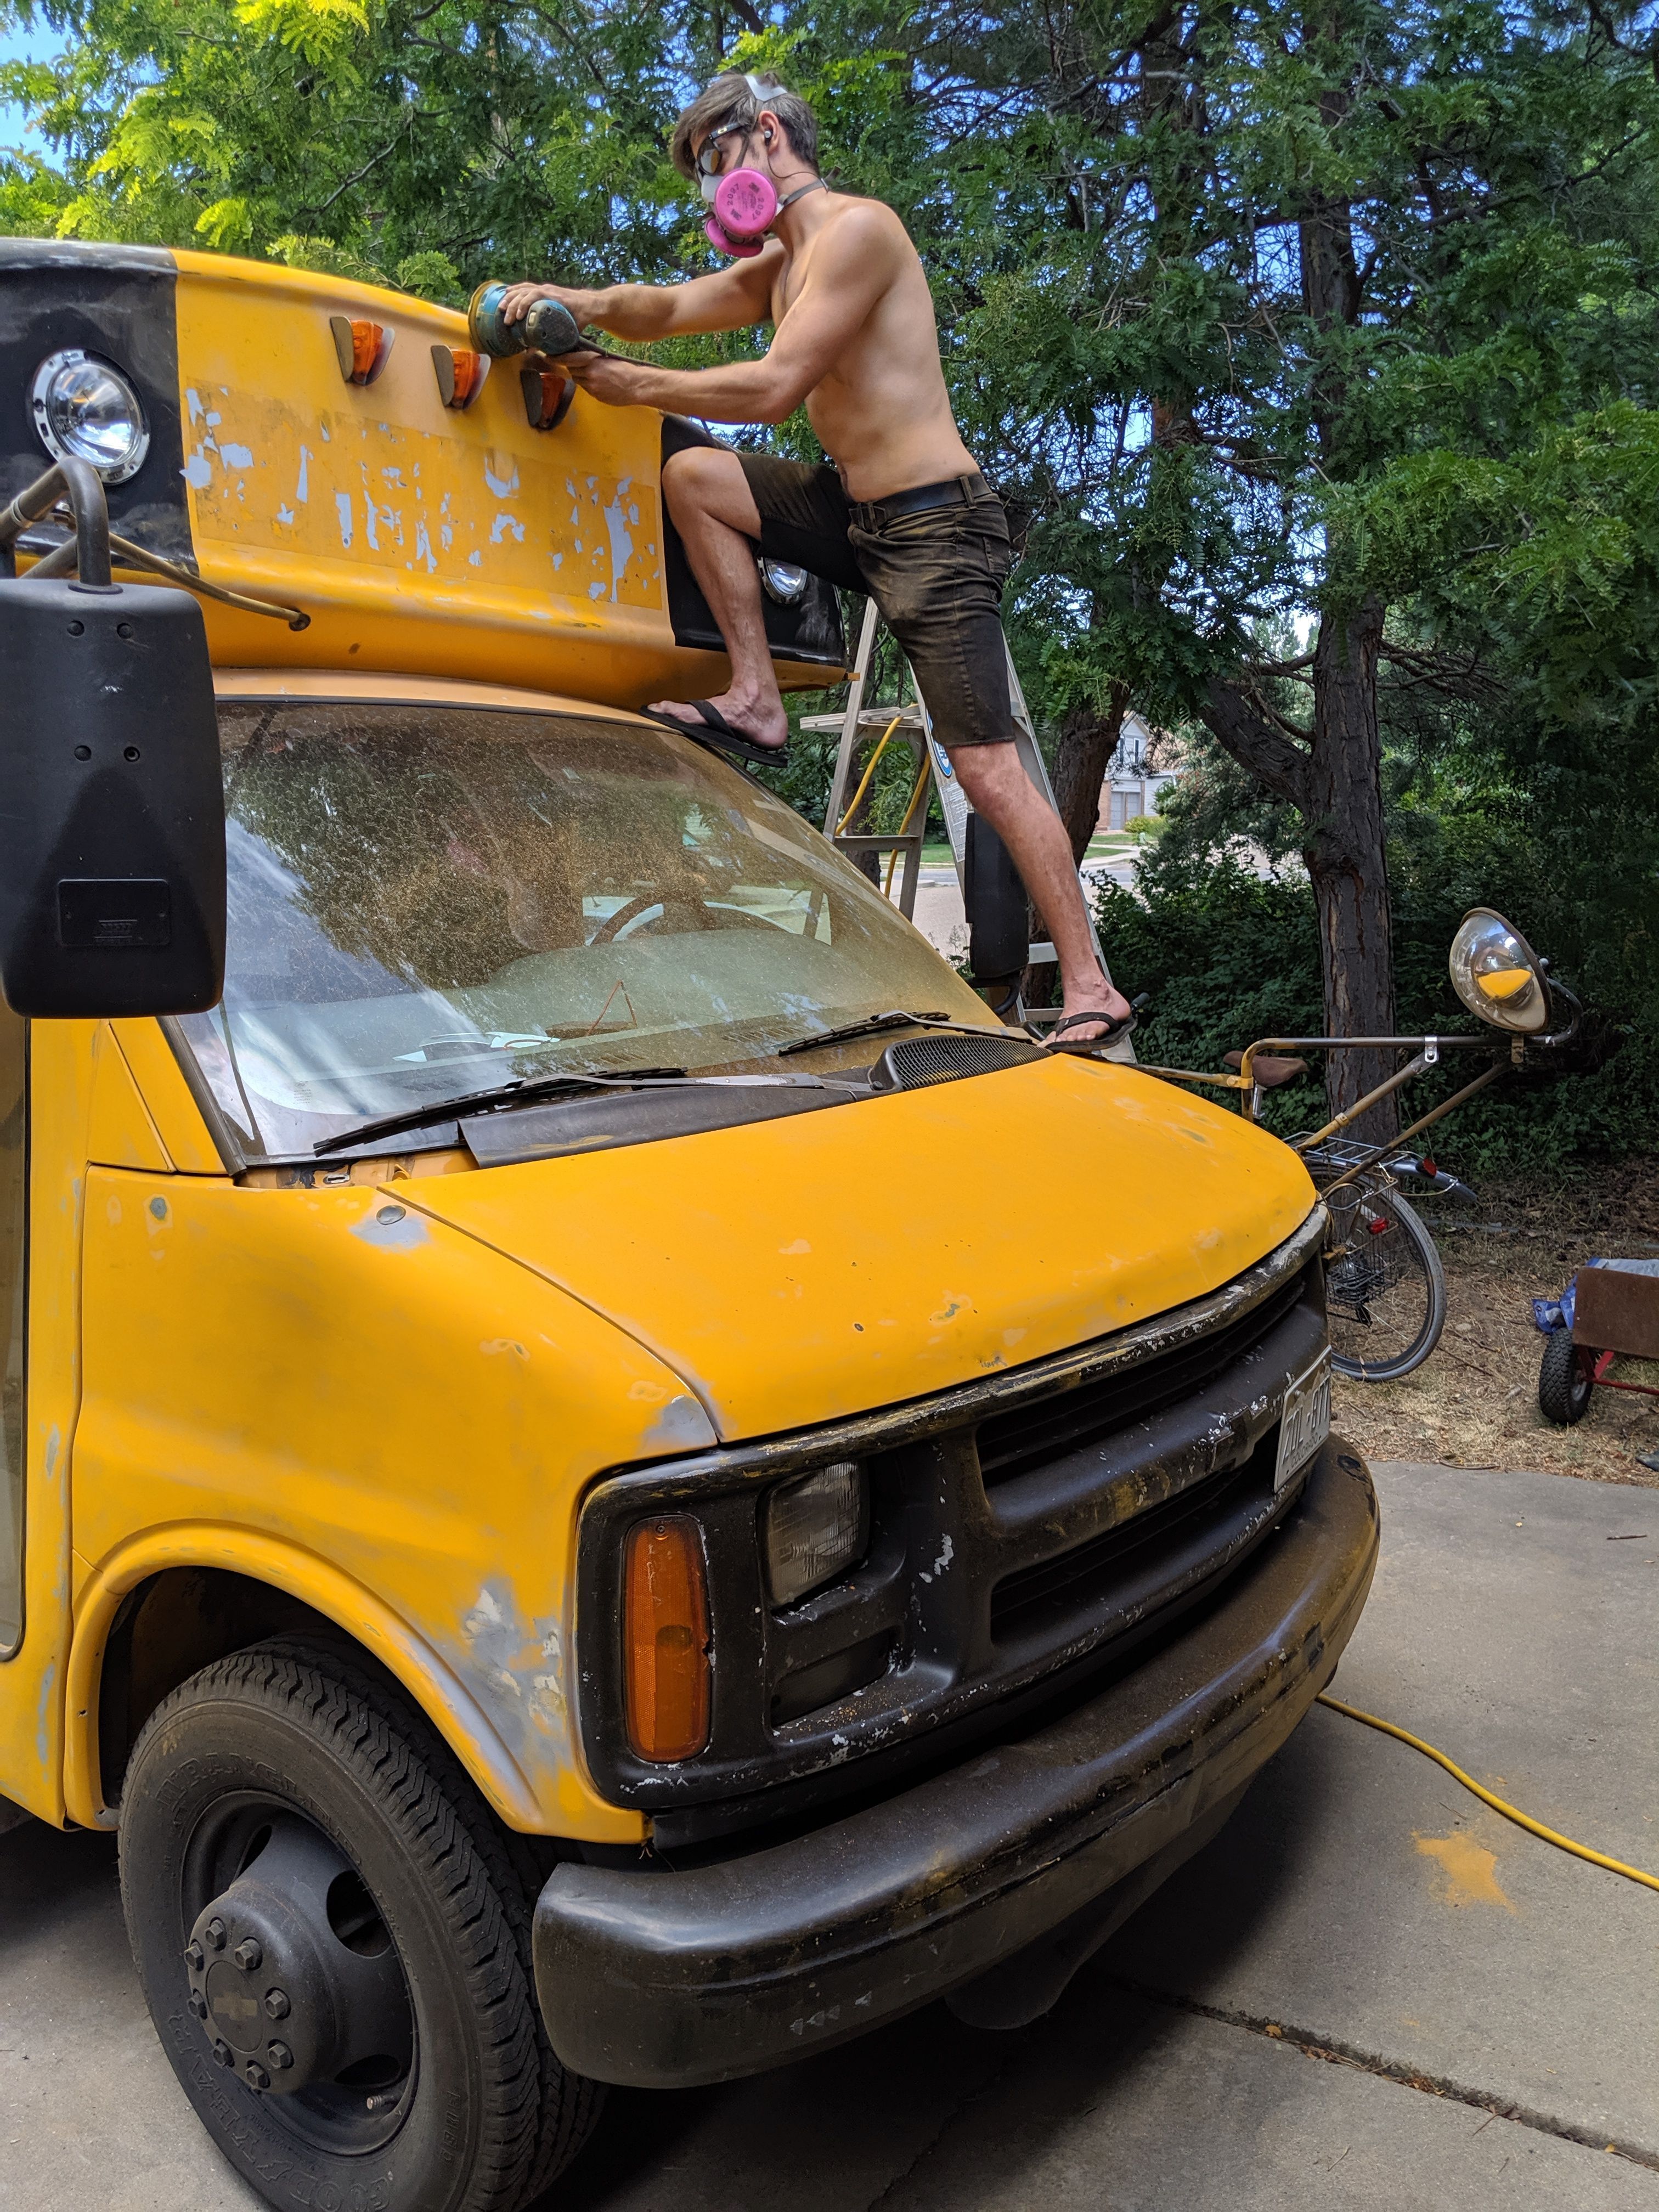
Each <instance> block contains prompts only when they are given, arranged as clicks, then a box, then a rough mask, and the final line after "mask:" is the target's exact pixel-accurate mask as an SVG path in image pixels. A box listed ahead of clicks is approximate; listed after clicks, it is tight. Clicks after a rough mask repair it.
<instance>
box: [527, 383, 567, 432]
mask: <svg viewBox="0 0 1659 2212" xmlns="http://www.w3.org/2000/svg"><path fill="white" fill-rule="evenodd" d="M519 382H520V385H521V386H523V389H524V412H525V420H526V422H528V423H529V425H530V427H531V428H532V430H556V429H557V428H558V427H559V425H560V423H561V422H563V420H564V418H565V416H567V415H568V413H569V412H570V403H571V401H572V400H573V399H574V398H575V396H576V380H575V378H574V376H567V375H566V374H564V372H563V370H562V369H558V368H526V369H525V370H524V371H523V372H522V373H521V374H520V378H519Z"/></svg>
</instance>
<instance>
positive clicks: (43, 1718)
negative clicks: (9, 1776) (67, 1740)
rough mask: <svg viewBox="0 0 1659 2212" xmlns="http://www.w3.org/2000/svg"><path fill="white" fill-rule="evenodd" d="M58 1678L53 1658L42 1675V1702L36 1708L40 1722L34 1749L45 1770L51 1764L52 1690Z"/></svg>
mask: <svg viewBox="0 0 1659 2212" xmlns="http://www.w3.org/2000/svg"><path fill="white" fill-rule="evenodd" d="M57 1680H58V1662H57V1661H56V1660H55V1659H53V1660H51V1661H49V1662H47V1666H46V1673H45V1674H43V1675H42V1676H41V1677H40V1705H39V1706H38V1708H37V1709H36V1711H37V1719H38V1723H39V1724H38V1726H37V1727H36V1729H35V1732H34V1750H35V1756H36V1757H37V1758H38V1759H39V1760H40V1765H41V1767H42V1769H43V1770H44V1769H45V1768H46V1767H47V1766H48V1765H50V1764H51V1754H52V1688H53V1686H54V1685H55V1684H56V1682H57Z"/></svg>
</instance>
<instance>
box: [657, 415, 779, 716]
mask: <svg viewBox="0 0 1659 2212" xmlns="http://www.w3.org/2000/svg"><path fill="white" fill-rule="evenodd" d="M662 488H663V495H664V496H665V499H666V500H667V502H668V512H669V513H670V514H671V516H672V518H673V522H674V527H675V529H676V530H678V532H679V534H680V543H681V544H683V545H684V548H685V557H686V559H687V561H688V562H690V567H691V573H692V574H693V575H694V576H695V577H696V580H697V581H698V583H699V584H700V585H701V586H702V595H703V597H704V599H707V600H708V608H709V611H710V613H711V614H712V615H713V616H714V620H715V621H716V622H717V623H719V625H720V635H721V636H722V637H723V638H724V639H725V640H726V653H727V656H728V658H729V659H730V660H731V663H732V681H731V683H730V684H729V685H728V686H727V687H726V690H724V691H722V692H721V693H720V696H719V697H718V698H717V699H711V700H710V701H709V704H710V706H712V707H714V708H718V709H719V711H720V713H721V714H724V715H725V717H726V720H727V721H728V722H730V723H731V724H732V727H733V728H734V729H738V730H741V731H742V732H743V733H744V736H745V737H747V738H756V739H757V741H758V742H759V743H760V744H763V745H781V744H783V742H784V740H785V738H787V736H788V734H789V719H788V717H787V714H785V713H784V710H783V695H782V694H781V692H780V690H778V681H777V678H776V677H775V674H774V673H773V670H772V654H771V651H770V649H769V647H768V645H767V642H766V624H765V622H764V620H763V617H762V613H761V586H760V572H759V571H758V569H757V568H756V566H755V547H756V545H757V544H758V543H759V540H760V534H761V518H760V512H759V509H758V508H757V507H756V505H755V500H754V495H753V493H752V492H751V491H750V489H749V483H748V480H747V478H746V477H744V472H743V464H742V462H741V461H740V460H739V459H738V456H737V455H736V454H735V453H731V452H728V451H727V450H726V448H724V447H719V446H687V447H684V448H683V449H682V450H681V451H680V452H679V453H673V454H671V455H670V456H669V458H668V459H667V460H666V461H665V463H664V464H663V471H662ZM652 706H653V712H654V713H657V714H677V715H678V716H679V717H680V719H681V720H683V721H686V722H692V723H695V722H696V720H697V717H696V715H695V714H691V713H690V710H689V709H688V708H687V707H686V705H685V702H684V700H678V699H658V700H653V702H652Z"/></svg>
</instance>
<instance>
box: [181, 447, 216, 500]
mask: <svg viewBox="0 0 1659 2212" xmlns="http://www.w3.org/2000/svg"><path fill="white" fill-rule="evenodd" d="M212 482H213V464H212V462H211V461H210V460H209V459H208V458H207V456H206V455H205V454H204V453H192V454H191V457H190V459H188V460H187V461H186V462H185V483H187V484H188V485H189V486H190V488H191V490H192V491H205V490H206V489H207V488H208V486H209V485H210V483H212Z"/></svg>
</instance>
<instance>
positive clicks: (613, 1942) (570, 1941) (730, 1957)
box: [535, 1437, 1377, 2088]
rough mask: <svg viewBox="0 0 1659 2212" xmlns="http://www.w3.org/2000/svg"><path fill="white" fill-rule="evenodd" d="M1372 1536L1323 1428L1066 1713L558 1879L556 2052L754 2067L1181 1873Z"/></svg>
mask: <svg viewBox="0 0 1659 2212" xmlns="http://www.w3.org/2000/svg"><path fill="white" fill-rule="evenodd" d="M1376 1548H1377V1515H1376V1496H1375V1493H1374V1492H1373V1490H1372V1487H1371V1481H1370V1475H1369V1474H1368V1473H1367V1471H1366V1469H1365V1467H1364V1462H1363V1461H1362V1460H1361V1459H1360V1458H1359V1456H1358V1454H1357V1453H1355V1452H1354V1451H1353V1450H1352V1448H1351V1447H1350V1446H1349V1445H1347V1444H1345V1443H1342V1442H1340V1440H1339V1439H1338V1438H1336V1437H1332V1438H1330V1439H1329V1440H1328V1442H1327V1443H1326V1444H1325V1445H1324V1447H1323V1448H1322V1450H1321V1452H1320V1454H1319V1456H1318V1458H1317V1459H1316V1462H1315V1463H1314V1467H1313V1468H1312V1471H1311V1472H1310V1475H1309V1477H1308V1479H1307V1482H1306V1485H1305V1486H1304V1492H1303V1494H1302V1497H1301V1498H1300V1499H1299V1500H1298V1501H1297V1504H1295V1505H1294V1506H1293V1507H1292V1508H1291V1510H1290V1511H1289V1513H1288V1514H1287V1515H1286V1516H1285V1520H1284V1521H1283V1522H1281V1523H1280V1525H1279V1528H1278V1529H1277V1530H1276V1531H1275V1532H1274V1533H1273V1534H1272V1535H1271V1536H1270V1537H1269V1538H1268V1539H1267V1541H1266V1542H1265V1543H1264V1544H1263V1545H1261V1547H1260V1548H1259V1549H1258V1550H1257V1551H1256V1552H1255V1553H1254V1555H1253V1556H1252V1557H1251V1559H1249V1561H1248V1562H1247V1563H1246V1564H1245V1565H1243V1567H1242V1568H1241V1569H1240V1570H1239V1571H1238V1572H1237V1574H1236V1575H1235V1576H1234V1577H1232V1578H1231V1580H1230V1581H1229V1582H1228V1583H1226V1584H1225V1587H1224V1589H1223V1591H1222V1593H1221V1595H1220V1596H1219V1597H1218V1599H1217V1601H1215V1602H1214V1603H1213V1604H1212V1605H1211V1606H1210V1607H1208V1609H1207V1610H1206V1612H1205V1613H1203V1614H1202V1615H1201V1617H1200V1618H1198V1619H1197V1620H1194V1622H1193V1623H1192V1625H1191V1626H1188V1627H1187V1628H1186V1629H1185V1630H1184V1631H1182V1632H1180V1633H1178V1634H1176V1635H1175V1636H1174V1637H1172V1638H1170V1641H1169V1642H1167V1643H1166V1644H1164V1645H1163V1646H1162V1647H1161V1648H1160V1649H1159V1650H1158V1651H1157V1652H1156V1654H1155V1655H1154V1656H1152V1657H1150V1658H1148V1659H1147V1660H1146V1662H1144V1663H1143V1664H1141V1665H1139V1666H1136V1667H1133V1668H1131V1669H1130V1670H1129V1671H1128V1672H1127V1673H1126V1674H1124V1675H1122V1676H1121V1678H1119V1679H1118V1680H1115V1681H1114V1682H1113V1683H1112V1685H1111V1686H1110V1687H1109V1689H1107V1690H1105V1691H1104V1692H1103V1693H1102V1694H1101V1695H1099V1696H1098V1697H1097V1698H1094V1699H1091V1700H1090V1701H1089V1702H1088V1703H1087V1704H1085V1705H1079V1706H1078V1707H1076V1708H1075V1709H1074V1710H1073V1711H1071V1712H1069V1713H1067V1714H1066V1717H1064V1718H1063V1719H1061V1720H1059V1721H1055V1722H1053V1723H1050V1724H1049V1725H1048V1726H1047V1727H1044V1728H1041V1729H1036V1730H1035V1731H1034V1732H1033V1733H1032V1734H1031V1735H1028V1736H1025V1737H1023V1738H1021V1739H1019V1740H1018V1741H1015V1742H1013V1743H1010V1744H1004V1745H1001V1746H999V1747H997V1748H996V1749H994V1750H992V1751H988V1752H985V1753H981V1754H979V1755H977V1756H975V1757H971V1758H969V1759H967V1760H965V1761H964V1763H963V1765H960V1766H957V1767H954V1768H951V1770H950V1771H947V1772H945V1773H943V1774H939V1775H936V1776H935V1777H934V1778H933V1779H931V1780H929V1781H926V1782H923V1783H921V1784H918V1785H917V1786H916V1787H915V1789H912V1790H905V1791H903V1792H902V1793H900V1794H899V1795H897V1796H893V1797H890V1798H887V1799H885V1800H884V1801H883V1802H881V1803H879V1804H877V1805H873V1806H870V1807H868V1808H866V1809H864V1810H862V1811H860V1812H856V1813H853V1814H849V1815H848V1816H847V1817H846V1818H844V1819H842V1820H832V1821H830V1822H829V1823H827V1824H826V1825H825V1826H823V1827H821V1828H817V1829H815V1830H813V1831H812V1832H811V1833H809V1834H806V1835H804V1836H799V1837H796V1838H793V1839H792V1840H790V1841H788V1842H787V1843H780V1844H770V1845H767V1846H763V1847H761V1848H757V1849H754V1850H750V1851H747V1852H744V1853H739V1854H738V1855H736V1856H733V1857H730V1858H727V1859H725V1860H722V1861H720V1862H719V1863H716V1864H713V1865H708V1866H703V1867H700V1868H696V1869H691V1870H690V1871H686V1872H681V1873H673V1872H668V1871H665V1870H660V1869H649V1868H641V1869H639V1870H637V1871H635V1870H634V1869H625V1870H624V1869H613V1868H607V1867H592V1866H580V1865H575V1864H566V1865H562V1866H561V1867H559V1868H558V1869H556V1871H555V1873H554V1874H553V1875H552V1877H551V1879H550V1881H548V1883H547V1885H546V1887H545V1888H544V1890H543V1892H542V1893H541V1896H540V1899H538V1905H537V1908H536V1922H535V1966H536V1984H537V1990H538V1996H539V1998H540V2001H541V2006H542V2011H543V2015H544V2018H545V2020H546V2022H547V2029H548V2034H549V2036H550V2039H551V2041H552V2044H553V2048H554V2050H555V2051H556V2052H557V2053H558V2056H559V2057H560V2059H561V2060H562V2062H563V2063H564V2064H565V2065H567V2066H568V2067H570V2068H572V2069H574V2071H575V2072H577V2073H579V2074H585V2075H590V2076H592V2078H594V2079H596V2080H599V2081H616V2082H622V2083H626V2084H629V2085H630V2086H634V2087H645V2088H680V2087H690V2086H694V2085H697V2084H702V2083H708V2082H714V2081H730V2080H732V2079H734V2078H736V2077H738V2076H739V2075H746V2074H756V2073H759V2072H762V2071H763V2070H764V2069H766V2068H768V2067H771V2066H777V2065H781V2064H783V2063H786V2062H787V2061H788V2060H790V2059H793V2058H797V2057H801V2056H802V2055H803V2054H804V2053H805V2052H806V2051H812V2050H817V2049H822V2048H823V2047H825V2046H827V2045H831V2044H835V2043H841V2042H845V2041H847V2040H848V2039H849V2038H850V2037H853V2036H854V2035H860V2034H862V2033H864V2032H865V2031H866V2029H868V2028H872V2027H878V2025H880V2024H881V2023H882V2022H883V2021H889V2020H892V2019H894V2018H896V2017H897V2016H898V2015H900V2014H902V2013H906V2012H910V2011H913V2010H915V2008H916V2007H917V2006H919V2005H922V2004H926V2003H927V2002H930V2001H931V2000H932V1999H933V1998H934V1997H938V1996H945V1994H946V1993H947V1992H950V1991H951V1990H960V1989H961V1988H962V1986H963V1984H966V1983H969V1982H973V1981H975V1980H977V1979H978V1978H980V1977H981V1976H983V1975H986V1974H987V1973H988V1972H990V1970H991V1969H993V1968H994V1967H997V1966H1000V1965H1002V1963H1003V1962H1004V1961H1006V1960H1010V1959H1012V1958H1013V1957H1014V1956H1015V1955H1016V1954H1019V1953H1021V1952H1023V1951H1024V1950H1025V1949H1026V1948H1027V1947H1028V1946H1030V1945H1031V1944H1034V1943H1036V1942H1038V1940H1039V1939H1040V1938H1042V1937H1043V1936H1048V1934H1049V1933H1050V1931H1052V1930H1054V1929H1056V1928H1058V1927H1059V1925H1060V1923H1061V1922H1065V1921H1069V1920H1071V1919H1072V1917H1073V1916H1074V1915H1078V1914H1079V1913H1081V1912H1084V1911H1085V1909H1086V1908H1087V1907H1089V1906H1090V1905H1091V1904H1092V1903H1093V1902H1094V1901H1095V1900H1097V1899H1101V1898H1102V1897H1103V1894H1104V1893H1106V1892H1108V1891H1110V1890H1112V1889H1113V1888H1114V1887H1115V1886H1116V1885H1118V1884H1120V1883H1124V1882H1126V1881H1127V1880H1128V1878H1129V1877H1130V1876H1132V1875H1135V1874H1136V1873H1137V1872H1138V1871H1139V1870H1142V1869H1148V1868H1149V1867H1150V1866H1152V1864H1153V1863H1156V1862H1158V1861H1160V1860H1162V1861H1167V1863H1168V1864H1169V1865H1170V1866H1171V1867H1172V1866H1173V1865H1174V1864H1176V1863H1178V1862H1179V1860H1180V1858H1181V1857H1183V1856H1185V1853H1184V1852H1183V1850H1182V1844H1183V1840H1184V1841H1186V1842H1188V1844H1189V1845H1190V1844H1192V1842H1193V1841H1194V1838H1193V1836H1192V1833H1191V1832H1193V1831H1194V1830H1204V1829H1207V1828H1208V1827H1209V1826H1212V1825H1213V1823H1214V1820H1215V1819H1216V1818H1217V1817H1218V1816H1220V1815H1222V1814H1225V1808H1226V1807H1227V1806H1228V1804H1229V1803H1230V1802H1231V1801H1233V1800H1235V1799H1237V1796H1239V1794H1240V1793H1241V1792H1242V1791H1243V1789H1244V1788H1245V1786H1246V1785H1247V1784H1249V1781H1250V1779H1251V1778H1252V1777H1253V1776H1254V1775H1255V1773H1256V1772H1257V1771H1258V1770H1259V1769H1260V1768H1261V1766H1262V1765H1264V1764H1265V1763H1266V1761H1267V1759H1270V1758H1272V1756H1273V1753H1274V1752H1276V1751H1277V1750H1278V1749H1279V1747H1280V1746H1281V1745H1282V1744H1283V1743H1284V1742H1285V1740H1286V1738H1287V1737H1288V1736H1289V1735H1290V1734H1291V1730H1292V1729H1294V1728H1295V1727H1296V1724H1297V1722H1298V1721H1299V1720H1300V1719H1301V1718H1302V1717H1303V1715H1304V1713H1305V1712H1306V1711H1307V1710H1308V1708H1309V1706H1310V1705H1311V1704H1312V1703H1313V1701H1314V1699H1315V1698H1316V1696H1317V1695H1318V1693H1319V1692H1320V1691H1321V1690H1322V1688H1323V1687H1324V1686H1325V1684H1326V1683H1327V1682H1328V1680H1330V1678H1331V1675H1332V1674H1334V1671H1335V1668H1336V1662H1337V1660H1338V1658H1339V1657H1340V1655H1341V1652H1342V1650H1343V1647H1344V1645H1345V1644H1346V1643H1347V1640H1348V1638H1349V1637H1350V1635H1351V1634H1352V1632H1353V1627H1354V1624H1355V1623H1356V1621H1357V1620H1358V1618H1359V1613H1360V1608H1361V1607H1362V1606H1363V1605H1364V1601H1365V1595H1366V1593H1367V1591H1368V1590H1369V1589H1370V1580H1371V1575H1372V1572H1373V1570H1374V1568H1375V1566H1376ZM1145 1893H1146V1890H1145V1888H1144V1887H1142V1888H1140V1889H1139V1890H1138V1891H1137V1895H1144V1894H1145Z"/></svg>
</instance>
